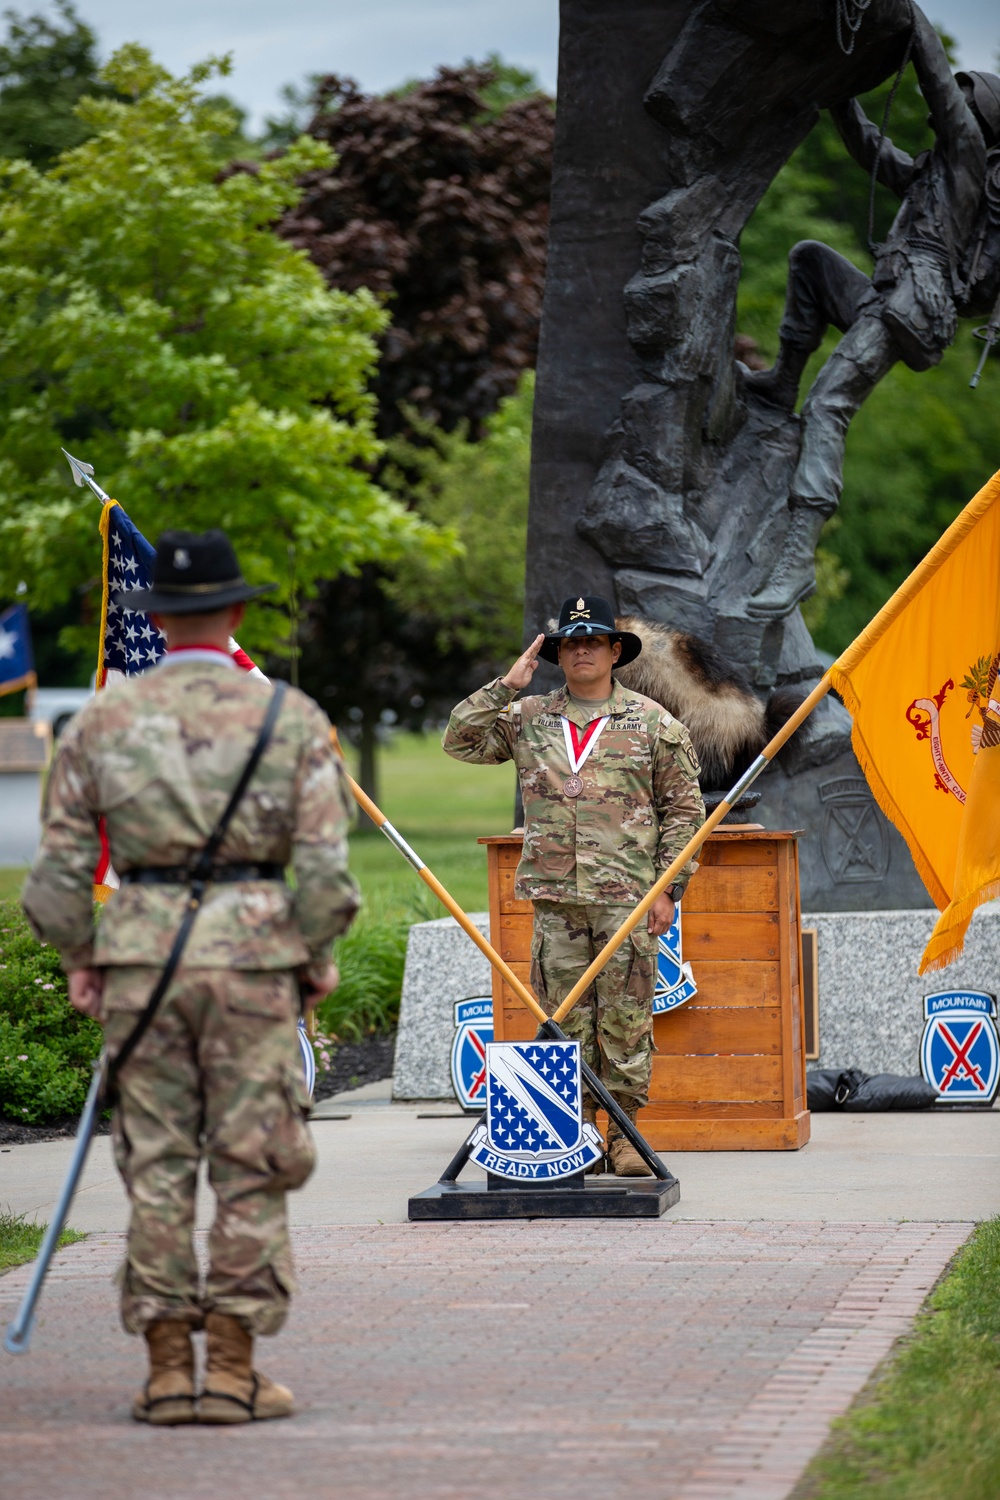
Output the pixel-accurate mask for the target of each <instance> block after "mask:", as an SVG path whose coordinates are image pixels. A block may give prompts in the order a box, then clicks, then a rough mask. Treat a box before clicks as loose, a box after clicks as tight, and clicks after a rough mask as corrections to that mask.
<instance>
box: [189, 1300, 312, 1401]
mask: <svg viewBox="0 0 1000 1500" xmlns="http://www.w3.org/2000/svg"><path fill="white" fill-rule="evenodd" d="M205 1333H206V1334H207V1336H208V1359H207V1363H206V1366H205V1389H204V1391H203V1392H202V1396H201V1400H200V1401H199V1403H198V1420H199V1422H207V1423H209V1424H210V1425H212V1426H222V1425H225V1424H230V1423H233V1422H266V1421H268V1420H269V1419H270V1418H271V1417H290V1416H291V1415H292V1393H291V1391H290V1390H289V1389H288V1388H287V1386H283V1385H276V1384H275V1383H274V1381H273V1380H268V1378H267V1376H266V1375H259V1374H258V1373H257V1371H256V1370H255V1369H254V1368H253V1337H252V1336H251V1335H250V1334H249V1333H247V1331H246V1329H245V1328H244V1327H243V1324H242V1323H241V1322H240V1321H239V1319H238V1318H232V1317H230V1316H229V1314H228V1313H219V1312H213V1313H209V1314H208V1316H207V1317H206V1319H205Z"/></svg>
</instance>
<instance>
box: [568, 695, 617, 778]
mask: <svg viewBox="0 0 1000 1500" xmlns="http://www.w3.org/2000/svg"><path fill="white" fill-rule="evenodd" d="M609 718H610V714H605V715H604V718H603V719H591V721H590V723H589V724H588V725H587V727H586V729H578V728H577V726H576V725H575V724H574V723H573V722H572V720H570V719H567V717H566V715H565V714H563V715H562V728H563V739H564V740H565V741H566V758H567V760H568V761H569V768H570V770H571V771H572V773H573V774H572V775H571V776H567V778H566V780H565V781H564V782H563V794H564V796H566V797H579V795H580V793H581V792H582V791H583V781H582V779H581V777H580V774H579V773H580V768H581V766H582V765H583V763H584V761H585V760H586V759H587V756H588V755H589V754H590V752H591V751H592V750H593V748H594V746H595V745H596V744H597V741H598V739H599V738H600V735H601V730H602V729H603V728H604V726H605V724H606V723H607V722H608V719H609Z"/></svg>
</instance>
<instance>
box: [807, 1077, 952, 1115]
mask: <svg viewBox="0 0 1000 1500" xmlns="http://www.w3.org/2000/svg"><path fill="white" fill-rule="evenodd" d="M937 1097H938V1096H937V1091H936V1090H935V1089H933V1088H932V1087H931V1085H930V1084H929V1083H925V1082H924V1080H923V1079H922V1078H901V1077H900V1076H899V1074H897V1073H863V1072H862V1071H861V1069H860V1068H817V1069H816V1070H815V1071H814V1072H812V1073H807V1074H806V1102H807V1103H808V1105H809V1108H810V1110H812V1111H813V1112H814V1113H816V1114H821V1113H822V1112H823V1111H825V1110H832V1109H842V1110H845V1111H847V1112H849V1113H850V1112H855V1113H861V1112H863V1111H875V1110H886V1109H930V1107H931V1105H932V1104H934V1103H935V1101H936V1100H937Z"/></svg>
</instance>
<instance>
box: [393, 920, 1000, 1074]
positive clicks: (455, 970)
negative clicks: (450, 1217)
mask: <svg viewBox="0 0 1000 1500" xmlns="http://www.w3.org/2000/svg"><path fill="white" fill-rule="evenodd" d="M936 916H937V913H936V912H934V911H933V910H930V911H927V910H923V911H921V910H909V911H850V912H819V913H815V914H813V915H808V914H806V913H803V916H802V926H803V927H804V928H810V927H812V928H815V929H816V930H817V932H818V958H819V1057H818V1059H817V1060H816V1061H815V1062H810V1064H809V1066H810V1067H823V1068H834V1067H837V1068H863V1069H864V1070H865V1072H867V1073H902V1074H910V1075H913V1074H917V1073H919V1071H920V1063H919V1058H918V1049H919V1045H920V1035H921V1032H922V1030H923V997H924V996H925V995H930V994H933V993H934V992H935V991H936V990H946V989H957V988H961V987H965V986H967V987H969V988H974V989H980V990H987V991H989V992H990V993H993V994H995V993H996V992H997V989H998V984H997V954H998V953H1000V902H992V903H990V904H989V905H988V906H985V907H982V908H981V909H980V910H979V911H978V912H977V913H976V915H975V917H974V918H973V920H972V924H971V926H970V928H969V935H968V939H967V942H966V949H965V953H964V955H963V956H962V958H961V959H959V960H958V962H957V963H954V964H952V965H951V966H950V968H947V969H945V970H943V971H942V972H940V973H936V974H925V975H924V976H923V978H919V977H918V975H917V964H918V963H919V961H920V955H921V954H922V953H923V950H924V946H925V945H926V943H927V939H928V938H929V937H930V934H931V931H932V929H933V927H934V922H935V920H936ZM473 921H474V922H475V923H476V925H477V927H479V929H480V931H481V932H483V933H484V934H488V932H489V917H488V916H487V914H486V913H485V912H477V913H475V914H474V915H473ZM697 978H698V975H697V966H695V980H696V981H697ZM489 994H490V966H489V964H488V962H487V961H486V959H485V958H484V957H483V955H482V954H481V953H480V952H479V950H478V949H477V948H476V947H474V946H473V944H472V943H471V942H470V941H469V939H468V938H467V937H466V936H465V934H464V932H463V931H462V929H461V928H460V927H459V925H458V923H457V922H455V921H453V920H452V918H451V917H446V918H443V919H442V920H439V921H435V922H418V923H416V924H415V925H414V926H413V927H411V928H410V938H409V944H408V947H407V952H406V970H405V974H404V978H403V998H402V1006H401V1009H400V1018H399V1037H398V1040H397V1043H396V1071H395V1076H394V1079H393V1098H395V1099H407V1100H409V1099H453V1098H454V1094H453V1091H452V1085H451V1068H450V1056H451V1044H452V1038H453V1036H454V1031H455V1021H454V1007H455V1002H456V1001H457V1000H465V999H469V998H471V997H473V996H477V995H483V996H489Z"/></svg>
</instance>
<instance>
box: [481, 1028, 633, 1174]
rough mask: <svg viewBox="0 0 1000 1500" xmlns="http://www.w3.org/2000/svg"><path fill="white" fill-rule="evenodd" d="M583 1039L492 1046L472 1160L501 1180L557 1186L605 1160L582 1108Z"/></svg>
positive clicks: (496, 1043)
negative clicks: (482, 1116)
mask: <svg viewBox="0 0 1000 1500" xmlns="http://www.w3.org/2000/svg"><path fill="white" fill-rule="evenodd" d="M580 1095H581V1089H580V1044H579V1042H550V1041H542V1042H538V1041H535V1042H489V1043H487V1046H486V1119H485V1120H484V1121H483V1122H482V1124H480V1125H479V1126H477V1128H476V1130H475V1132H474V1133H473V1136H472V1149H471V1152H470V1156H469V1160H470V1161H473V1162H475V1163H476V1165H477V1166H480V1167H484V1168H485V1169H486V1171H487V1172H492V1173H494V1174H495V1175H496V1176H498V1177H518V1178H523V1179H526V1180H534V1181H539V1182H542V1181H547V1180H548V1181H551V1180H552V1179H557V1178H560V1177H569V1176H572V1175H573V1174H574V1173H577V1172H583V1171H585V1170H586V1169H587V1167H589V1166H590V1165H591V1164H592V1163H593V1162H596V1161H598V1160H599V1159H600V1158H601V1156H602V1155H603V1148H602V1145H601V1137H600V1134H599V1132H598V1130H597V1128H596V1126H594V1125H585V1124H584V1123H583V1117H582V1113H581V1107H580Z"/></svg>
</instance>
